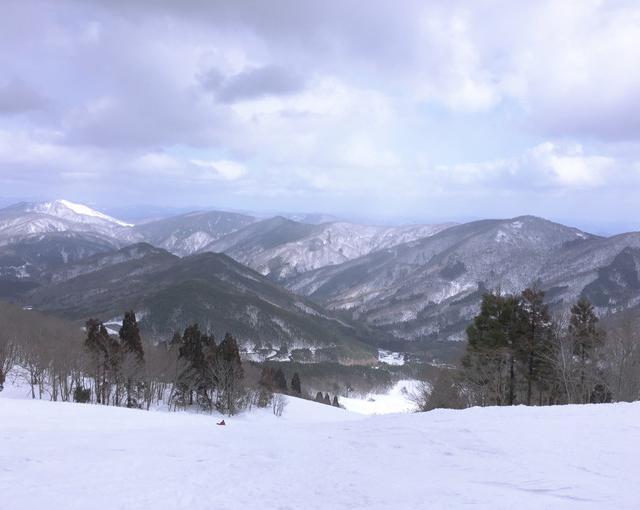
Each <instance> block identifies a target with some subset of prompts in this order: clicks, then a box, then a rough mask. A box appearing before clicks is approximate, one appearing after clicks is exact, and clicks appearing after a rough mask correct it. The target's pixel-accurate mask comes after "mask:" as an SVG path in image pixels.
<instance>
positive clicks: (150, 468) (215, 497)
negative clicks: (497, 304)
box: [0, 394, 640, 510]
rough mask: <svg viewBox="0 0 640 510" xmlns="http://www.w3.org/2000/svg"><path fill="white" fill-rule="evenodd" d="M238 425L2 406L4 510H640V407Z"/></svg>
mask: <svg viewBox="0 0 640 510" xmlns="http://www.w3.org/2000/svg"><path fill="white" fill-rule="evenodd" d="M288 400H289V404H288V406H287V408H286V409H285V415H284V416H283V417H282V418H276V417H275V416H273V414H272V413H271V412H270V411H267V410H264V411H256V412H252V413H245V414H243V415H241V416H239V417H234V418H225V419H226V422H227V426H226V427H218V426H216V425H215V422H216V421H217V420H218V419H219V416H211V415H198V414H190V413H164V412H145V411H137V410H127V409H122V408H112V407H102V406H96V405H86V404H84V405H83V404H68V403H53V402H44V401H30V400H19V399H6V398H2V394H0V417H1V419H0V495H1V499H0V506H1V507H2V508H3V509H4V508H6V509H12V510H22V509H39V508H47V509H50V510H51V509H53V510H56V509H64V510H76V509H78V510H79V509H83V510H85V509H88V508H91V509H96V510H105V509H125V508H126V509H128V510H137V509H153V510H164V509H167V510H169V509H171V510H175V509H182V508H185V509H187V508H188V509H190V510H199V509H207V510H210V509H215V510H225V509H249V510H252V509H292V510H293V509H296V510H299V509H328V510H329V509H331V510H337V509H368V510H371V509H422V508H425V509H427V508H428V509H440V508H462V507H473V508H487V509H513V508H518V509H541V508H544V509H572V508H578V509H607V508H611V509H614V508H615V509H637V508H640V492H639V491H638V482H640V425H639V424H640V404H639V403H635V404H609V405H586V406H558V407H545V408H526V407H515V408H473V409H468V410H464V411H449V410H438V411H433V412H430V413H423V414H404V415H387V416H375V417H369V418H366V417H362V416H360V415H356V414H353V413H350V412H348V411H345V410H341V409H335V408H332V407H330V406H325V405H322V404H315V403H313V402H308V401H303V400H299V399H294V398H289V399H288Z"/></svg>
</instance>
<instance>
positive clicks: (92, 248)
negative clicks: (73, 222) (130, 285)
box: [0, 232, 118, 297]
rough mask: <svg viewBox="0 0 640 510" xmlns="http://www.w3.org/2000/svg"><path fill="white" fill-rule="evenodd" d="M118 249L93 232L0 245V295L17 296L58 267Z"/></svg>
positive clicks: (36, 237) (40, 236) (55, 234)
mask: <svg viewBox="0 0 640 510" xmlns="http://www.w3.org/2000/svg"><path fill="white" fill-rule="evenodd" d="M117 247H118V244H117V243H116V242H114V241H113V240H112V239H110V238H106V237H104V236H100V235H96V234H92V233H90V232H52V233H49V234H35V235H31V236H28V237H25V238H22V239H20V240H18V241H16V242H14V243H11V244H6V245H4V246H0V296H2V297H15V296H18V295H20V294H22V293H23V292H25V291H26V290H29V289H32V288H34V287H35V286H37V285H40V284H41V283H42V282H44V281H48V279H49V277H50V274H51V272H52V271H55V270H56V269H57V268H60V267H62V266H64V265H66V264H72V263H74V262H77V261H79V260H81V259H85V258H87V257H90V256H92V255H95V254H98V253H106V252H109V251H112V250H113V249H114V248H117Z"/></svg>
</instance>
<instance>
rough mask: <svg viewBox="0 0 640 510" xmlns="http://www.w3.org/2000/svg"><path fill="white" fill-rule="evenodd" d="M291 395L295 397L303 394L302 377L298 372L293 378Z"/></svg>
mask: <svg viewBox="0 0 640 510" xmlns="http://www.w3.org/2000/svg"><path fill="white" fill-rule="evenodd" d="M291 393H293V394H295V395H301V394H302V387H301V386H300V376H299V375H298V372H296V373H295V374H293V377H292V378H291Z"/></svg>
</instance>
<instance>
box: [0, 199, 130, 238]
mask: <svg viewBox="0 0 640 510" xmlns="http://www.w3.org/2000/svg"><path fill="white" fill-rule="evenodd" d="M132 226H133V225H131V224H129V223H125V222H124V221H121V220H118V219H116V218H112V217H111V216H107V215H106V214H103V213H101V212H99V211H96V210H94V209H91V208H90V207H87V206H86V205H82V204H76V203H74V202H69V201H68V200H54V201H51V202H37V203H27V202H23V203H20V204H15V205H12V206H9V207H6V208H4V209H1V210H0V245H1V244H8V243H10V242H14V241H16V240H18V239H22V238H24V237H27V236H30V235H36V234H49V233H52V232H91V233H94V234H99V235H102V236H106V237H109V238H119V237H120V233H121V232H123V231H126V230H128V229H129V228H130V227H132Z"/></svg>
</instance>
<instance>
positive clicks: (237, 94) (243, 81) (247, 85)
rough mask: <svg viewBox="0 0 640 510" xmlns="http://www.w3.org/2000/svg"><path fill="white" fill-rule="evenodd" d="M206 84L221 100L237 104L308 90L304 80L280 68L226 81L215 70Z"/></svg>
mask: <svg viewBox="0 0 640 510" xmlns="http://www.w3.org/2000/svg"><path fill="white" fill-rule="evenodd" d="M202 84H203V86H204V87H205V88H207V89H208V90H211V91H214V92H215V94H216V97H217V98H218V100H219V101H221V102H223V103H233V102H236V101H242V100H246V99H255V98H261V97H267V96H286V95H289V94H294V93H297V92H301V91H302V90H304V87H305V81H304V79H303V78H302V77H301V76H300V75H298V74H296V73H294V72H292V71H290V70H288V69H285V68H284V67H281V66H278V65H267V66H263V67H258V68H251V69H246V70H244V71H242V72H240V73H238V74H236V75H234V76H230V77H228V78H225V77H224V76H223V75H222V74H221V73H220V72H219V71H218V70H216V69H213V70H210V71H209V72H208V73H206V74H205V75H204V77H203V80H202Z"/></svg>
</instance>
